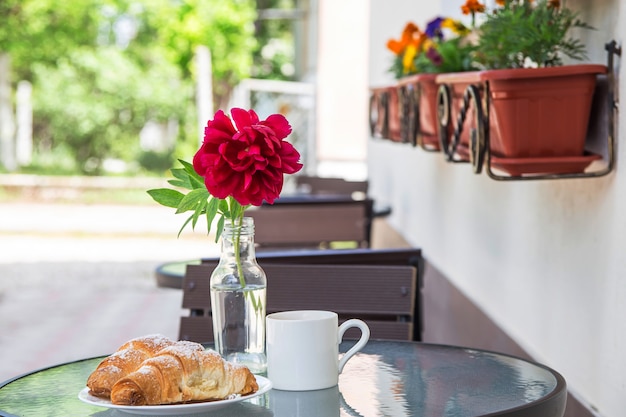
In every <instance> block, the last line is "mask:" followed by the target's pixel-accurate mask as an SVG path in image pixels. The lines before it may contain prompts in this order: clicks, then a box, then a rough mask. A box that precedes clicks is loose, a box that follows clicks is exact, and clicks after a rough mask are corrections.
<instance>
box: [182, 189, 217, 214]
mask: <svg viewBox="0 0 626 417" xmlns="http://www.w3.org/2000/svg"><path fill="white" fill-rule="evenodd" d="M208 198H209V192H208V191H207V190H206V189H197V190H192V191H190V192H189V193H188V194H187V195H186V196H184V197H183V199H182V200H181V201H180V203H179V204H178V210H176V213H183V212H185V211H190V210H192V211H195V210H196V209H197V207H198V205H200V204H203V202H206V200H207V199H208Z"/></svg>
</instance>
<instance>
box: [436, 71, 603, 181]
mask: <svg viewBox="0 0 626 417" xmlns="http://www.w3.org/2000/svg"><path fill="white" fill-rule="evenodd" d="M606 72H607V68H606V66H604V65H593V64H584V65H567V66H559V67H549V68H522V69H505V70H487V71H475V72H465V73H453V74H442V75H440V76H438V77H437V83H438V84H446V85H448V86H449V87H450V89H451V91H452V94H451V95H452V105H451V113H452V116H453V119H452V123H453V125H454V126H456V123H457V119H456V118H457V116H458V113H459V109H460V108H461V106H462V104H463V103H462V102H463V94H464V92H465V89H466V88H467V86H468V85H470V84H473V85H478V86H479V87H480V89H481V97H482V98H483V100H484V94H485V91H488V97H487V100H489V103H488V109H489V152H490V153H491V155H493V156H495V157H496V158H498V160H500V161H502V160H503V159H506V158H513V159H516V160H517V161H518V162H519V160H520V159H526V158H529V159H533V161H535V163H534V164H533V168H532V171H533V172H544V171H545V170H546V169H548V168H547V167H545V166H542V164H541V163H536V162H537V158H548V159H549V160H550V161H554V158H580V157H581V156H583V155H584V153H585V139H586V135H587V127H588V124H589V114H590V110H591V102H592V98H593V93H594V90H595V85H596V77H597V75H598V74H604V73H606ZM472 107H473V106H470V109H469V112H471V111H472ZM485 117H486V116H485ZM472 120H473V114H470V113H468V114H467V117H466V119H465V124H469V123H472ZM462 133H463V134H462V136H461V144H462V145H466V146H467V145H468V144H469V129H468V128H467V126H466V125H464V128H463V131H462ZM548 159H546V161H547V160H548ZM591 160H592V159H591ZM591 160H589V163H591ZM587 165H588V164H586V165H584V166H583V167H582V169H583V170H584V168H585V167H586V166H587ZM516 166H519V164H518V165H516ZM505 167H506V164H505ZM577 169H578V168H577ZM505 170H506V169H505ZM516 174H519V169H517V168H516Z"/></svg>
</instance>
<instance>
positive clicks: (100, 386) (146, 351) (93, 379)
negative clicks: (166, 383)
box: [87, 334, 175, 399]
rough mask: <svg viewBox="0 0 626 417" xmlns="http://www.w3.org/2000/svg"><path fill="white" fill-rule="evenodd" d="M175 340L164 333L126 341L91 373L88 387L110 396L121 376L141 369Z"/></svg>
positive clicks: (92, 392) (91, 391)
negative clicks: (142, 365) (147, 361)
mask: <svg viewBox="0 0 626 417" xmlns="http://www.w3.org/2000/svg"><path fill="white" fill-rule="evenodd" d="M174 343H175V342H174V341H172V340H170V339H169V338H167V337H165V336H163V335H158V334H155V335H149V336H144V337H138V338H136V339H132V340H129V341H128V342H126V343H124V344H123V345H122V346H120V348H119V349H118V350H117V351H116V352H115V353H113V354H112V355H111V356H109V357H107V358H105V359H104V360H103V361H102V362H100V364H99V365H98V367H97V368H96V370H95V371H93V372H92V373H91V375H89V378H88V380H87V387H89V392H90V394H92V395H94V396H96V397H102V398H107V399H108V398H110V395H111V388H112V387H113V384H115V383H116V382H117V381H118V380H119V379H120V378H122V377H124V376H126V375H128V374H129V373H131V372H133V371H135V370H137V369H139V367H140V366H141V364H142V363H143V361H145V360H146V359H148V358H151V357H153V356H154V355H156V354H157V353H158V352H159V351H160V350H161V349H163V348H165V347H167V346H170V345H172V344H174Z"/></svg>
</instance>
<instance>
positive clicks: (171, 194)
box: [147, 188, 185, 208]
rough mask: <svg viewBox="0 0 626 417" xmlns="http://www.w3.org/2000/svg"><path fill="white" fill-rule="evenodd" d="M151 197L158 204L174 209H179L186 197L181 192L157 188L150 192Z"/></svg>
mask: <svg viewBox="0 0 626 417" xmlns="http://www.w3.org/2000/svg"><path fill="white" fill-rule="evenodd" d="M147 193H148V194H150V197H152V199H153V200H154V201H156V202H157V203H159V204H161V205H163V206H166V207H172V208H178V206H179V204H180V203H181V201H182V200H183V199H184V197H185V195H184V194H183V193H181V192H180V191H176V190H170V189H169V188H157V189H153V190H148V191H147Z"/></svg>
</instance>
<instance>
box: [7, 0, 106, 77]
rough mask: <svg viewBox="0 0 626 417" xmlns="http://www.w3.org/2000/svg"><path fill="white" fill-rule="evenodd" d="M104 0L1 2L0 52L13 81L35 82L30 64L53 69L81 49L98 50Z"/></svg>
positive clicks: (18, 0)
mask: <svg viewBox="0 0 626 417" xmlns="http://www.w3.org/2000/svg"><path fill="white" fill-rule="evenodd" d="M101 3H102V1H101V0H72V1H64V2H59V1H56V0H0V52H3V53H8V54H9V55H10V56H11V60H12V63H13V64H12V66H13V69H14V77H13V78H14V79H16V80H22V79H25V80H32V71H31V64H32V63H35V62H38V63H45V64H50V65H54V63H55V61H56V60H57V58H58V57H59V56H63V55H65V54H66V53H68V52H69V51H71V50H72V49H74V48H76V47H80V46H85V45H89V46H95V39H96V36H97V31H98V22H99V19H100V16H99V11H100V9H101Z"/></svg>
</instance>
